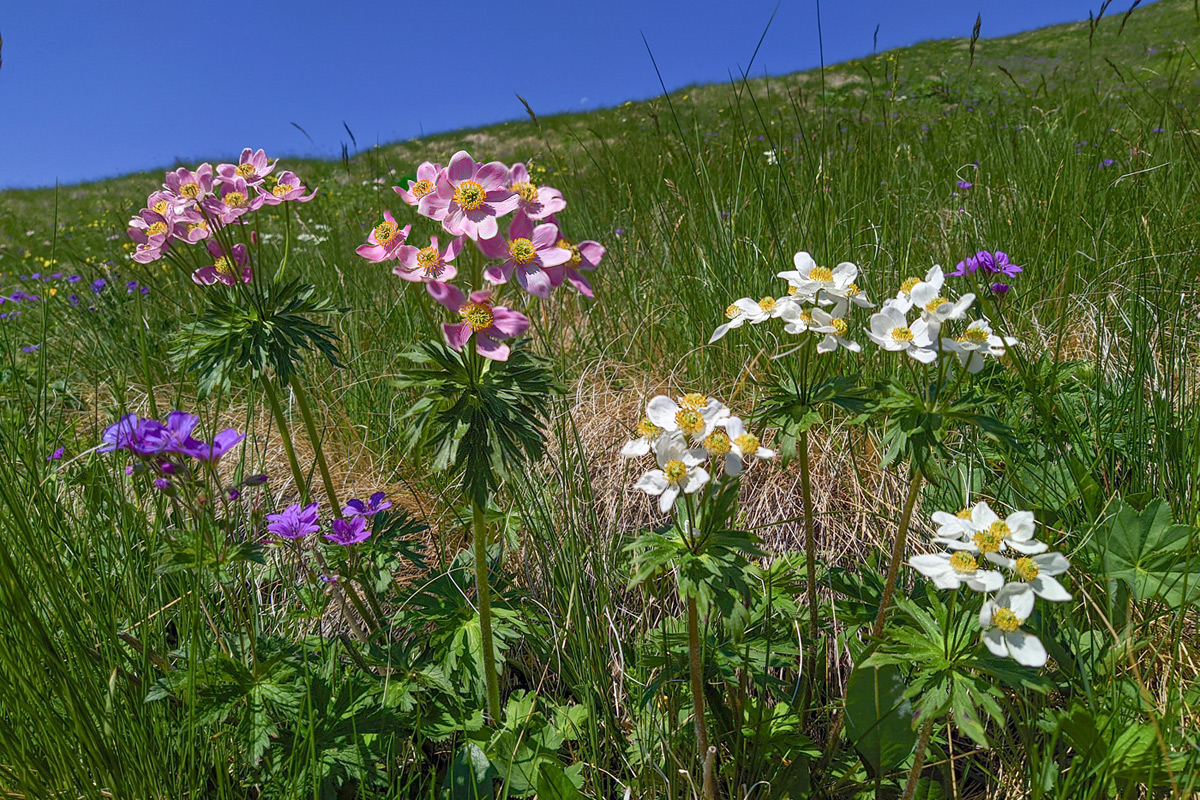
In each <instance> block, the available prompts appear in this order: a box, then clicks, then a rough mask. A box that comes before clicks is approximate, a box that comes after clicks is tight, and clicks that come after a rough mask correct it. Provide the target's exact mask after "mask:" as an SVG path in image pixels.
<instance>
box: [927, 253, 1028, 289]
mask: <svg viewBox="0 0 1200 800" xmlns="http://www.w3.org/2000/svg"><path fill="white" fill-rule="evenodd" d="M1024 271H1025V270H1023V269H1022V268H1021V267H1018V266H1017V265H1016V264H1013V263H1010V262H1009V260H1008V253H1005V252H1003V251H1001V250H997V251H996V252H994V253H993V252H989V251H987V250H980V251H979V252H977V253H976V254H975V255H973V256H967V257H966V258H965V259H963V260H962V261H960V262H958V264H957V266H955V268H954V271H953V272H949V273H946V274H947V276H948V277H956V278H961V277H964V276H974V275H975V274H976V273H979V274H981V275H982V276H984V278H985V279H986V280H988V281H991V284H990V288H991V290H992V292H993V293H995V294H998V295H1004V294H1006V293H1007V292H1008V290H1009V288H1010V286H1009V281H1011V280H1012V279H1013V278H1015V277H1017V275H1020V274H1021V273H1022V272H1024Z"/></svg>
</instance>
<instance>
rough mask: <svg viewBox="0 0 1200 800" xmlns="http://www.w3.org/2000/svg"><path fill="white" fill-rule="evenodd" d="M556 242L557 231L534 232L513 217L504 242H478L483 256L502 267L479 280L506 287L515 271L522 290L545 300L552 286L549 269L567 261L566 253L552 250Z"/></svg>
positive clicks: (495, 267) (546, 228)
mask: <svg viewBox="0 0 1200 800" xmlns="http://www.w3.org/2000/svg"><path fill="white" fill-rule="evenodd" d="M556 241H558V228H557V227H555V226H554V225H550V224H542V225H538V226H537V227H536V228H535V227H534V226H533V221H532V220H531V219H529V217H527V216H525V215H524V214H517V216H516V217H514V218H513V221H512V224H511V225H509V226H508V238H507V239H506V238H505V237H503V236H496V237H494V238H492V239H483V240H481V241H480V242H479V249H480V250H482V251H483V254H484V255H485V256H487V257H488V258H501V259H504V263H503V264H500V265H494V264H493V265H492V266H490V267H488V268H487V269H485V270H484V271H483V276H484V277H485V278H487V279H488V280H489V281H491V282H492V283H507V282H508V279H509V278H510V277H512V274H513V272H514V271H515V272H516V273H517V283H519V284H521V288H522V289H524V290H525V291H527V292H529V293H530V294H535V295H537V296H538V297H543V298H545V297H549V296H550V290H551V289H553V288H554V285H555V284H554V280H553V278H552V276H551V273H550V269H551V268H553V267H557V266H558V265H560V264H563V263H565V262H566V261H567V260H568V259H569V258H570V257H571V254H570V253H568V252H567V251H566V250H563V249H562V248H560V247H555V245H554V243H555V242H556ZM559 282H560V283H561V279H560V281H559Z"/></svg>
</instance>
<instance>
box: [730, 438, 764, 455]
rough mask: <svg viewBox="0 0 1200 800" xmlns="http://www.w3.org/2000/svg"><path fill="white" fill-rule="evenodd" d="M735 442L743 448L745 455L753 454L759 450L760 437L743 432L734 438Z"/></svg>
mask: <svg viewBox="0 0 1200 800" xmlns="http://www.w3.org/2000/svg"><path fill="white" fill-rule="evenodd" d="M733 443H734V444H736V445H737V446H738V447H740V448H741V449H742V454H743V455H747V456H752V455H754V454H755V453H757V452H758V445H759V441H758V437H757V436H755V435H754V434H753V433H743V434H742V435H741V436H739V437H737V438H736V439H734V440H733Z"/></svg>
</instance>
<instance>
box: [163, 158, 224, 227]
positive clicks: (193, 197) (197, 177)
mask: <svg viewBox="0 0 1200 800" xmlns="http://www.w3.org/2000/svg"><path fill="white" fill-rule="evenodd" d="M163 188H164V189H166V190H167V191H168V192H170V193H171V196H172V201H171V206H172V209H173V210H174V211H175V213H177V214H178V213H180V212H181V211H184V210H185V209H189V208H194V207H195V206H196V205H197V204H198V203H199V202H200V201H201V200H203V199H204V198H206V197H208V196H209V195H211V194H212V190H213V168H212V164H207V163H205V164H201V165H200V166H199V167H197V168H196V171H195V172H192V171H191V170H189V169H186V168H184V167H180V168H179V169H177V170H175V171H174V172H168V173H167V179H166V182H165V183H163Z"/></svg>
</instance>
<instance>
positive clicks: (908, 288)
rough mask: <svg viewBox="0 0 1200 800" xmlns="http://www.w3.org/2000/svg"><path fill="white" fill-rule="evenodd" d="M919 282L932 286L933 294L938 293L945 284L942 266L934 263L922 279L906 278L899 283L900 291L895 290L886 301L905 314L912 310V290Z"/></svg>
mask: <svg viewBox="0 0 1200 800" xmlns="http://www.w3.org/2000/svg"><path fill="white" fill-rule="evenodd" d="M921 284H927V285H928V286H929V287H930V288H932V289H933V296H936V295H938V294H940V293H941V291H942V286H944V285H945V284H946V276H945V275H944V274H943V273H942V268H941V267H940V266H938V265H937V264H934V265H933V266H932V267H930V268H929V271H928V272H926V273H925V278H924V279H921V278H908V279H907V280H905V281H904V283H902V284H901V285H900V291H898V292H896V296H895V297H894V298H891V299H889V300H888V301H887V302H888V303H890V304H892V305H895V306H896V307H897V308H899V309H900V310H901V311H903V312H904V313H905V314H907V313H908V312H909V311H911V310H912V307H913V298H912V293H913V290H914V289H916V288H917V287H918V286H920V285H921ZM923 291H929V289H924V290H923Z"/></svg>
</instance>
